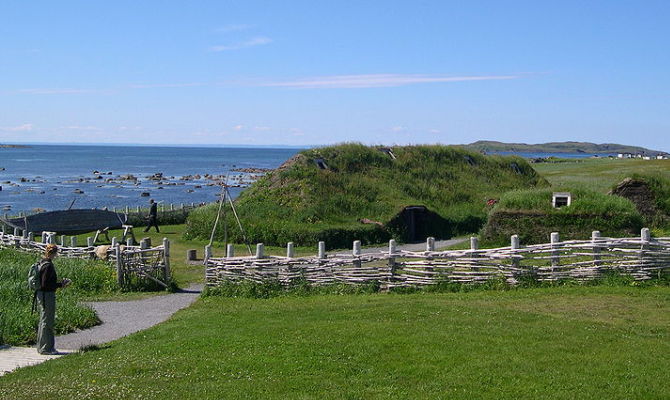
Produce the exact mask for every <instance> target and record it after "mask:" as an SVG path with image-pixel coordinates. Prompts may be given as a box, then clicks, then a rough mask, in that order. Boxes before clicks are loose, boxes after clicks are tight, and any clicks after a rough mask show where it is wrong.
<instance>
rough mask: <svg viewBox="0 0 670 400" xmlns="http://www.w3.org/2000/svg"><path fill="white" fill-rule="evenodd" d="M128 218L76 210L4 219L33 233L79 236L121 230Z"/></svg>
mask: <svg viewBox="0 0 670 400" xmlns="http://www.w3.org/2000/svg"><path fill="white" fill-rule="evenodd" d="M126 219H127V216H126V215H125V214H119V213H116V212H113V211H107V210H96V209H74V210H59V211H50V212H44V213H39V214H33V215H29V216H26V217H19V218H10V219H2V222H4V223H5V224H7V225H9V226H11V227H12V228H19V229H21V230H25V231H28V232H33V233H41V232H44V231H46V232H57V233H61V234H64V235H65V234H71V235H74V234H79V233H86V232H93V231H97V230H98V229H104V228H110V229H117V228H121V225H124V224H125V223H126Z"/></svg>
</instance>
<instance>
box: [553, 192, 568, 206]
mask: <svg viewBox="0 0 670 400" xmlns="http://www.w3.org/2000/svg"><path fill="white" fill-rule="evenodd" d="M551 204H552V205H553V206H554V208H561V207H565V206H569V205H570V204H572V194H571V193H570V192H554V194H553V196H552V197H551Z"/></svg>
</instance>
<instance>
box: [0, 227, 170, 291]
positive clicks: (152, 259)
mask: <svg viewBox="0 0 670 400" xmlns="http://www.w3.org/2000/svg"><path fill="white" fill-rule="evenodd" d="M20 233H21V232H18V230H15V232H14V234H9V233H5V232H4V228H3V230H2V231H0V247H4V248H13V249H16V250H20V251H25V252H32V253H38V254H43V253H44V249H45V247H46V246H47V244H49V243H56V236H55V235H49V234H43V235H42V241H41V242H38V241H35V240H32V237H31V235H23V234H20ZM74 242H75V240H72V241H71V244H74ZM88 242H89V245H88V246H81V247H80V246H76V245H70V246H66V245H65V237H64V236H61V240H60V246H59V247H58V254H59V255H60V256H61V257H68V258H90V259H93V258H96V257H97V258H102V259H105V260H106V261H108V262H109V264H110V266H112V267H113V268H115V269H116V275H117V282H118V283H119V286H121V287H123V286H124V285H125V284H126V282H128V281H129V280H130V279H131V277H133V276H138V277H140V278H145V279H149V280H151V281H154V282H156V283H157V284H159V285H161V286H163V287H165V288H167V287H168V286H169V282H170V279H171V278H170V241H169V240H167V239H163V243H162V244H161V245H159V246H154V247H152V246H151V245H150V243H149V242H148V241H146V240H142V241H140V244H139V246H133V245H123V244H119V243H115V244H114V245H112V246H93V245H90V243H91V240H90V238H89V241H88Z"/></svg>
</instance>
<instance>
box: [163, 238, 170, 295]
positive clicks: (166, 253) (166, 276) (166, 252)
mask: <svg viewBox="0 0 670 400" xmlns="http://www.w3.org/2000/svg"><path fill="white" fill-rule="evenodd" d="M163 264H164V269H163V280H164V283H165V284H166V285H169V282H170V241H169V240H168V238H163Z"/></svg>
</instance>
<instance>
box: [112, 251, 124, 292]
mask: <svg viewBox="0 0 670 400" xmlns="http://www.w3.org/2000/svg"><path fill="white" fill-rule="evenodd" d="M114 253H115V255H116V281H117V283H118V284H119V287H123V286H124V284H125V279H124V278H125V277H124V272H123V253H121V246H119V245H118V243H117V244H116V247H114Z"/></svg>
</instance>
